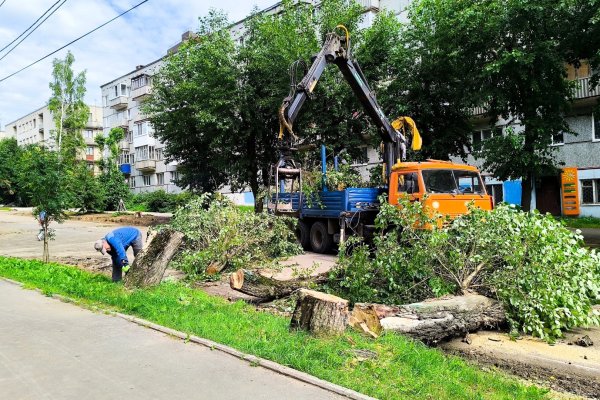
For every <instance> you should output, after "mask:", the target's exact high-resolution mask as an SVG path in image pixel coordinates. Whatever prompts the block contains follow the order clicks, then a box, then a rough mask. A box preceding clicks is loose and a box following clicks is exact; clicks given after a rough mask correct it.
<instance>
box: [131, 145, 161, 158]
mask: <svg viewBox="0 0 600 400" xmlns="http://www.w3.org/2000/svg"><path fill="white" fill-rule="evenodd" d="M135 158H136V159H137V160H138V161H142V160H156V153H155V151H154V146H140V147H136V148H135Z"/></svg>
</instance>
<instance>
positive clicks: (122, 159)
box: [119, 151, 129, 164]
mask: <svg viewBox="0 0 600 400" xmlns="http://www.w3.org/2000/svg"><path fill="white" fill-rule="evenodd" d="M119 164H129V152H128V151H123V152H121V154H119Z"/></svg>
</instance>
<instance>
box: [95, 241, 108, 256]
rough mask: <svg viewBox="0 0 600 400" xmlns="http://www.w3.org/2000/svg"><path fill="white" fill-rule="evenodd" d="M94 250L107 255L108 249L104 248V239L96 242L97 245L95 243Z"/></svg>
mask: <svg viewBox="0 0 600 400" xmlns="http://www.w3.org/2000/svg"><path fill="white" fill-rule="evenodd" d="M94 248H95V249H96V250H98V251H99V252H100V253H102V254H103V255H104V254H106V249H105V248H104V239H100V240H96V243H94Z"/></svg>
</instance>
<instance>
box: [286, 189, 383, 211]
mask: <svg viewBox="0 0 600 400" xmlns="http://www.w3.org/2000/svg"><path fill="white" fill-rule="evenodd" d="M385 192H386V190H385V189H381V188H346V189H344V190H332V191H327V192H319V194H318V198H317V196H314V198H313V199H311V201H307V199H306V198H305V199H303V201H302V203H303V204H302V207H300V204H299V202H300V194H299V193H280V194H279V201H280V202H281V201H283V202H290V201H291V203H292V209H294V210H299V211H298V216H299V218H300V219H304V218H318V219H330V218H335V219H338V218H340V216H341V215H342V213H356V212H361V211H365V210H377V209H378V208H379V195H381V194H382V193H385Z"/></svg>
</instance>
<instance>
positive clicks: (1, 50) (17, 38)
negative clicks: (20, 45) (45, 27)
mask: <svg viewBox="0 0 600 400" xmlns="http://www.w3.org/2000/svg"><path fill="white" fill-rule="evenodd" d="M4 1H6V0H4ZM4 1H3V2H2V4H4ZM60 2H61V0H58V1H57V2H56V3H54V4H52V6H51V7H50V8H49V9H47V10H46V12H44V13H43V14H42V15H40V17H39V18H38V19H36V20H35V22H34V23H33V24H31V25H30V26H29V28H27V29H25V30H24V31H23V33H21V34H20V35H19V36H17V37H16V38H14V39H13V41H12V42H10V43H9V44H7V45H6V46H4V47H3V48H2V49H0V53H1V52H3V51H4V49H6V48H7V47H8V46H10V45H11V44H13V43H14V42H16V41H17V40H19V38H20V37H21V36H23V35H24V34H25V33H26V32H27V31H28V30H30V29H31V28H32V27H33V26H34V25H35V24H37V23H38V21H39V20H40V19H42V18H43V17H44V15H46V14H47V13H48V11H50V10H51V9H53V8H54V6H55V5H57V4H58V3H60ZM2 4H0V7H2Z"/></svg>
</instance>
